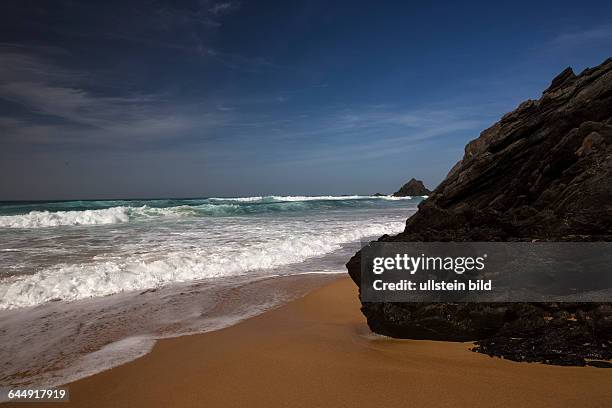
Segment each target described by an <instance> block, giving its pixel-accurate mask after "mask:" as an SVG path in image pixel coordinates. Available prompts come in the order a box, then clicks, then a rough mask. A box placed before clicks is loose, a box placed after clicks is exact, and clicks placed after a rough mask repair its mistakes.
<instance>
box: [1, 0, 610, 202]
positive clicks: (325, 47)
mask: <svg viewBox="0 0 612 408" xmlns="http://www.w3.org/2000/svg"><path fill="white" fill-rule="evenodd" d="M498 3H499V2H492V1H474V2H468V1H465V2H457V1H449V2H442V1H437V2H423V1H419V2H415V1H398V2H392V1H389V2H386V1H385V2H361V1H346V2H341V1H338V2H329V1H278V2H274V1H246V0H244V1H234V0H221V1H213V0H209V1H205V0H190V1H178V2H177V1H174V2H170V1H161V0H160V1H153V0H136V1H129V2H128V1H113V0H105V1H80V0H41V1H27V0H26V1H24V0H19V1H17V0H3V1H2V2H1V3H0V200H50V199H87V198H90V199H101V198H155V197H205V196H250V195H269V194H285V195H286V194H290V195H319V194H373V193H376V192H382V193H391V192H393V191H395V190H397V189H398V188H399V187H400V186H401V185H402V184H403V183H404V182H406V181H407V180H409V179H410V178H412V177H416V178H417V179H422V180H423V181H424V182H425V184H426V185H427V186H429V187H435V186H436V185H437V184H438V183H439V182H440V181H441V180H442V179H443V178H444V177H445V175H446V174H447V172H448V170H449V169H450V168H451V167H452V166H453V164H455V163H456V162H457V161H458V160H459V159H460V158H461V156H462V154H463V148H464V146H465V144H466V143H467V142H468V141H470V140H472V139H474V138H476V137H478V135H479V133H480V132H481V131H482V130H484V129H485V128H487V127H489V126H490V125H492V124H493V123H494V122H496V121H497V120H498V119H499V118H500V117H501V116H502V115H503V114H504V113H506V112H509V111H511V110H512V109H514V108H515V107H516V106H517V105H518V104H519V103H520V102H521V101H523V100H525V99H537V98H539V96H540V95H541V92H542V91H543V90H544V89H545V88H546V87H547V86H548V85H549V83H550V81H551V79H552V78H553V77H554V76H555V75H556V74H558V73H559V72H561V71H562V70H563V69H564V68H565V67H567V66H571V67H573V68H574V71H575V72H579V71H581V70H583V69H584V68H586V67H589V66H595V65H598V64H599V63H601V62H602V61H603V60H605V59H606V58H608V57H611V56H612V2H610V1H582V2H575V1H572V2H565V1H554V2H552V1H537V2H534V1H529V2H521V1H513V2H511V3H509V4H505V5H502V4H498Z"/></svg>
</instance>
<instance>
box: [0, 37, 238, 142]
mask: <svg viewBox="0 0 612 408" xmlns="http://www.w3.org/2000/svg"><path fill="white" fill-rule="evenodd" d="M91 82H93V81H92V79H91V78H90V76H89V75H87V74H85V73H82V72H79V71H75V70H69V69H66V68H63V67H61V66H59V65H57V64H55V63H53V62H52V61H50V60H48V59H47V58H45V57H41V56H39V55H35V54H28V53H25V52H24V49H23V47H20V48H15V47H7V46H3V47H0V101H3V102H4V103H5V104H7V103H8V104H11V105H13V106H18V107H20V108H21V109H20V110H21V112H23V113H22V114H19V115H14V116H10V117H9V116H4V117H0V132H2V134H3V141H4V142H7V141H11V142H13V143H21V144H27V143H34V144H35V143H45V144H53V143H55V144H65V143H78V144H81V145H82V144H92V143H93V144H98V145H106V146H111V147H112V145H113V144H114V143H116V142H117V141H123V142H124V143H125V144H124V146H129V145H130V144H135V143H146V142H153V141H159V140H164V139H175V140H176V139H180V138H181V137H182V136H185V135H187V134H188V133H189V132H195V131H197V132H199V134H200V135H201V136H202V137H205V136H206V134H205V132H206V130H207V129H211V128H212V127H214V126H219V125H220V124H223V123H224V122H225V117H226V116H227V112H219V111H218V110H216V109H214V108H213V109H208V110H204V111H202V106H199V108H198V111H197V112H190V111H189V107H188V106H176V104H171V103H169V102H168V101H166V100H165V98H164V96H162V95H150V94H135V93H131V94H125V93H124V94H117V95H103V94H100V93H96V92H93V91H91V90H90V89H89V88H90V87H89V85H90V83H91Z"/></svg>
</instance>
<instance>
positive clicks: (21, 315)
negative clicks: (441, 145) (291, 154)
mask: <svg viewBox="0 0 612 408" xmlns="http://www.w3.org/2000/svg"><path fill="white" fill-rule="evenodd" d="M421 200H422V198H421V197H414V198H412V197H404V198H396V197H388V196H383V197H370V196H320V197H296V196H268V197H242V198H203V199H168V200H113V201H57V202H0V238H1V239H0V344H2V348H1V349H0V385H26V384H30V385H46V386H50V385H58V384H63V383H66V382H68V381H72V380H75V379H77V378H82V377H84V376H87V375H91V374H93V373H95V372H99V371H100V370H103V369H106V368H109V367H112V366H115V365H118V364H121V363H124V362H126V361H129V360H131V359H133V358H136V357H138V356H140V355H142V354H145V353H147V352H148V351H149V350H150V349H151V347H152V345H153V344H154V342H155V340H156V339H159V338H164V337H171V336H177V335H184V334H192V333H200V332H205V331H210V330H215V329H218V328H221V327H226V326H228V325H231V324H234V323H236V322H238V321H240V320H243V319H245V318H248V317H251V316H254V315H256V314H259V313H261V312H263V311H265V310H268V309H270V308H273V307H276V306H278V305H280V304H283V303H285V302H287V301H289V300H291V299H293V298H295V297H297V296H301V295H303V294H305V293H306V292H307V291H308V290H311V289H312V288H314V287H316V286H317V285H320V284H322V283H323V282H324V281H325V280H326V279H329V277H330V276H333V275H334V274H338V273H344V272H345V269H344V266H343V265H344V263H345V262H346V261H347V260H348V259H349V258H350V256H351V255H352V254H353V253H354V252H355V251H356V250H358V249H359V245H360V242H361V241H363V240H367V239H371V238H376V237H378V236H380V235H382V234H396V233H398V232H400V231H402V230H403V228H404V225H405V221H406V218H408V217H409V216H410V215H412V214H413V213H414V212H415V211H416V206H417V204H418V203H419V202H420V201H421Z"/></svg>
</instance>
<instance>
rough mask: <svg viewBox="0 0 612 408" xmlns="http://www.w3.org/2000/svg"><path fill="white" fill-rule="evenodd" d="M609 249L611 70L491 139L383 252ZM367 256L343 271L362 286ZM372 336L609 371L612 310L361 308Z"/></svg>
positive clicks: (573, 82) (569, 88)
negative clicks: (426, 245) (604, 245)
mask: <svg viewBox="0 0 612 408" xmlns="http://www.w3.org/2000/svg"><path fill="white" fill-rule="evenodd" d="M533 239H537V240H549V241H598V240H599V241H611V240H612V59H608V60H606V61H605V62H603V63H602V64H601V65H599V66H598V67H595V68H590V69H586V70H585V71H583V72H582V73H581V74H580V75H578V76H576V75H575V74H574V73H573V71H572V70H571V69H570V68H567V69H566V70H564V71H563V72H562V73H561V74H559V75H558V76H557V77H556V78H555V79H553V81H552V83H551V85H550V87H549V88H548V89H546V90H545V91H544V93H543V95H542V97H541V98H540V99H539V100H528V101H526V102H523V103H521V104H520V105H519V106H518V108H517V109H516V110H514V111H513V112H510V113H508V114H506V115H504V116H503V117H502V119H501V120H500V121H499V122H498V123H496V124H494V125H493V126H491V127H490V128H489V129H486V130H485V131H483V132H482V133H481V134H480V137H478V138H477V139H475V140H473V141H471V142H470V143H468V144H467V146H466V147H465V154H464V156H463V158H462V159H461V160H460V161H459V162H458V163H457V164H456V165H455V166H454V167H453V168H452V169H451V171H450V172H449V174H448V176H447V177H446V179H445V180H444V181H443V182H442V183H441V184H440V185H439V186H438V187H437V188H436V189H435V191H433V193H432V194H431V195H430V196H429V198H428V199H427V200H424V201H423V202H421V204H420V205H419V210H418V212H417V213H416V214H414V215H413V216H412V217H411V218H409V219H408V221H407V222H406V229H405V230H404V232H402V233H400V234H399V235H397V236H394V237H390V236H383V237H381V238H380V239H379V240H381V241H528V240H533ZM359 265H360V253H357V254H356V255H355V256H353V258H351V260H350V261H349V262H348V263H347V268H348V271H349V274H350V276H351V277H352V279H353V280H354V281H355V283H357V284H358V285H359V282H360V266H359ZM362 311H363V313H364V315H365V316H366V318H367V321H368V325H369V326H370V328H371V329H372V330H373V331H374V332H377V333H381V334H384V335H388V336H392V337H400V338H418V339H425V338H426V339H438V340H458V341H466V340H476V341H477V346H476V347H475V351H479V352H483V353H486V354H489V355H496V356H503V357H505V358H509V359H513V360H518V361H540V362H546V363H551V364H563V365H585V364H592V365H596V364H599V365H600V366H601V365H606V364H609V363H601V362H600V363H590V362H589V361H590V360H591V359H600V360H610V359H612V342H611V341H612V306H611V305H610V304H593V303H588V304H587V303H576V304H567V303H558V304H543V303H531V304H525V303H522V304H520V303H514V304H491V303H489V304H482V303H481V304H475V303H436V304H434V303H429V304H422V303H421V304H416V303H364V304H363V306H362Z"/></svg>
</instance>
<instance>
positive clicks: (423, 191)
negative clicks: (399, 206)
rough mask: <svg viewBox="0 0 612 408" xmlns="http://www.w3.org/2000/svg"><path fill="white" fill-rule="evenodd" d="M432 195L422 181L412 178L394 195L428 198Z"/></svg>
mask: <svg viewBox="0 0 612 408" xmlns="http://www.w3.org/2000/svg"><path fill="white" fill-rule="evenodd" d="M429 194H431V191H429V190H428V189H427V188H425V185H424V184H423V182H422V181H421V180H417V179H415V178H411V179H410V181H409V182H407V183H406V184H404V185H403V186H402V187H401V188H400V189H399V190H397V191H396V192H395V193H393V196H394V197H406V196H426V195H429Z"/></svg>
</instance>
